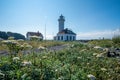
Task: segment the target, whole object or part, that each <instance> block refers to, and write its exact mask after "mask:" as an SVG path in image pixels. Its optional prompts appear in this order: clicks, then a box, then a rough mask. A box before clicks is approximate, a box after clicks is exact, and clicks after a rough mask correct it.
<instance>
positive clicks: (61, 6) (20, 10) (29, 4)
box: [0, 0, 120, 39]
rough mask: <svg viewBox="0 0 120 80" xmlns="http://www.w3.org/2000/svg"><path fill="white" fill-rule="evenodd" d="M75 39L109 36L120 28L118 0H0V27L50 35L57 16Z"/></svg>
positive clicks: (53, 33) (54, 28)
mask: <svg viewBox="0 0 120 80" xmlns="http://www.w3.org/2000/svg"><path fill="white" fill-rule="evenodd" d="M61 14H63V16H65V19H66V21H65V28H69V29H72V30H73V31H74V32H76V33H77V39H91V38H97V39H98V38H99V37H105V38H110V37H111V36H112V33H113V32H114V31H116V30H117V29H118V28H120V0H0V31H12V32H18V33H21V34H24V35H25V34H26V33H27V32H28V31H35V32H36V31H40V32H41V33H42V34H43V35H44V33H45V24H46V32H47V33H46V34H47V39H52V37H53V36H55V35H56V33H57V32H58V21H57V20H58V18H59V16H60V15H61Z"/></svg>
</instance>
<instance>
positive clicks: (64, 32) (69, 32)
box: [58, 28, 76, 35]
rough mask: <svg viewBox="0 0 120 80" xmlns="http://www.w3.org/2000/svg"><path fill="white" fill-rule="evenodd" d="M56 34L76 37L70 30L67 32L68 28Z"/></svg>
mask: <svg viewBox="0 0 120 80" xmlns="http://www.w3.org/2000/svg"><path fill="white" fill-rule="evenodd" d="M58 34H73V35H76V33H74V32H73V31H72V30H69V29H68V28H66V29H64V30H62V31H60V32H58Z"/></svg>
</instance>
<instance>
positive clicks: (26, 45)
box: [22, 43, 32, 49]
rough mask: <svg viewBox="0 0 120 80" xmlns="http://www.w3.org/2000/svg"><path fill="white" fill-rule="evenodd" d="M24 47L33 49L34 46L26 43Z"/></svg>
mask: <svg viewBox="0 0 120 80" xmlns="http://www.w3.org/2000/svg"><path fill="white" fill-rule="evenodd" d="M22 46H23V47H24V48H25V49H31V48H32V46H31V45H29V44H28V43H24V44H23V45H22Z"/></svg>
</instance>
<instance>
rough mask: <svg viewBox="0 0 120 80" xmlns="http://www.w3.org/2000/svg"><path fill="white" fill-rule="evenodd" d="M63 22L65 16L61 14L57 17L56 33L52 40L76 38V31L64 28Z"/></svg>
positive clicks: (71, 39)
mask: <svg viewBox="0 0 120 80" xmlns="http://www.w3.org/2000/svg"><path fill="white" fill-rule="evenodd" d="M64 22H65V17H64V16H63V15H61V16H59V19H58V28H59V30H58V33H57V35H56V36H54V40H56V41H75V40H76V33H74V32H73V31H72V30H70V29H68V28H66V29H64Z"/></svg>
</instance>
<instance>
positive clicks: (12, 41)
mask: <svg viewBox="0 0 120 80" xmlns="http://www.w3.org/2000/svg"><path fill="white" fill-rule="evenodd" d="M2 43H4V44H18V42H17V41H16V40H4V41H2Z"/></svg>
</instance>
